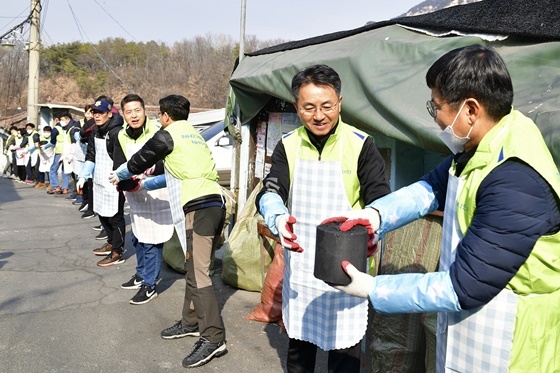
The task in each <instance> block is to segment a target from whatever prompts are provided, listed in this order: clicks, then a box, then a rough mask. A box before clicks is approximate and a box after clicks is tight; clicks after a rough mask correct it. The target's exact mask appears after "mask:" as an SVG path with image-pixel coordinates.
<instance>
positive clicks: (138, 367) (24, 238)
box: [0, 178, 287, 373]
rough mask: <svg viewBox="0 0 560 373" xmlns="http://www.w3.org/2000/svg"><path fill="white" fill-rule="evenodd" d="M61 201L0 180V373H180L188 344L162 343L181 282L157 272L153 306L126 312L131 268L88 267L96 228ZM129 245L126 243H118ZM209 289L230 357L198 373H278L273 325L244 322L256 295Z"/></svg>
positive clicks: (282, 351) (280, 346) (281, 352)
mask: <svg viewBox="0 0 560 373" xmlns="http://www.w3.org/2000/svg"><path fill="white" fill-rule="evenodd" d="M80 215H81V213H79V212H78V211H77V207H76V206H74V205H72V204H71V203H70V202H69V201H67V200H65V199H64V196H61V195H56V196H51V195H47V194H46V193H45V191H44V189H42V190H37V189H34V188H32V187H30V186H28V185H25V184H19V183H16V182H14V181H12V180H9V179H3V178H0V372H73V373H74V372H180V371H185V369H184V368H183V367H182V366H181V361H182V359H183V357H185V356H186V355H187V354H188V352H189V351H190V349H191V347H192V345H193V344H194V342H195V341H196V340H195V339H194V338H189V337H187V338H183V339H178V340H171V341H166V340H163V339H161V338H160V336H159V333H160V331H161V330H162V329H164V328H166V327H168V326H170V325H172V324H173V323H174V322H175V321H176V320H179V319H180V317H181V316H180V314H181V309H182V302H183V292H184V286H185V281H184V279H183V277H182V276H181V275H179V274H176V273H174V272H172V271H170V270H169V269H167V268H166V267H165V266H164V268H163V269H162V273H161V277H162V279H161V282H160V283H159V284H158V291H159V293H160V294H159V297H158V298H157V299H155V300H153V301H151V302H149V303H148V304H145V305H140V306H134V305H130V304H129V303H128V300H129V299H130V298H131V297H132V296H133V295H134V291H130V290H123V289H121V288H120V284H121V283H123V282H125V281H127V280H128V279H129V278H130V277H131V276H132V275H133V274H134V269H135V266H136V260H135V257H134V249H133V248H132V247H131V246H130V242H127V246H126V248H127V252H126V254H125V255H126V257H127V258H128V260H127V262H126V263H124V264H121V265H119V266H115V267H109V268H101V267H97V266H96V262H97V260H99V259H100V257H96V256H94V255H93V254H92V252H91V250H92V249H94V248H96V247H99V246H100V243H101V244H102V243H103V242H102V241H96V240H95V239H94V237H95V235H96V233H97V232H95V231H94V230H92V227H93V225H97V224H99V222H98V220H97V218H94V219H89V220H82V219H80ZM127 229H129V227H127ZM128 239H129V236H128V235H127V240H128ZM220 266H221V261H220V260H217V263H216V267H217V272H216V275H214V277H213V280H214V282H215V284H216V287H217V293H218V301H219V304H220V306H221V307H222V316H223V319H224V322H225V325H226V330H227V345H228V350H229V353H228V354H227V355H225V356H223V357H221V358H218V359H214V360H213V361H211V362H210V363H209V364H207V365H205V366H203V367H200V368H197V369H196V370H194V371H197V372H236V373H240V372H283V371H284V369H283V365H284V360H285V355H286V346H287V337H286V335H285V334H283V333H282V332H281V330H280V328H279V327H278V326H277V325H276V324H263V323H258V322H254V321H247V320H244V319H243V318H244V316H246V315H247V314H248V313H249V312H250V311H251V310H252V309H253V307H254V305H255V304H257V303H258V302H259V300H260V293H254V292H247V291H242V290H237V289H233V288H231V287H229V286H227V285H225V284H224V283H223V282H222V280H221V277H220V272H221V271H220Z"/></svg>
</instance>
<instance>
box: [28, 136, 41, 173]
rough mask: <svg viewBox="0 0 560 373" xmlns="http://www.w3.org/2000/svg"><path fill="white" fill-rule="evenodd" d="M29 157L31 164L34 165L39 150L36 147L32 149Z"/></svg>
mask: <svg viewBox="0 0 560 373" xmlns="http://www.w3.org/2000/svg"><path fill="white" fill-rule="evenodd" d="M29 141H30V142H31V143H33V140H32V139H29ZM29 157H30V159H31V166H35V165H36V164H37V159H38V157H39V152H38V151H37V149H35V150H34V151H32V152H31V153H30V155H29Z"/></svg>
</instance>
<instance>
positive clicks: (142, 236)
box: [126, 143, 173, 245]
mask: <svg viewBox="0 0 560 373" xmlns="http://www.w3.org/2000/svg"><path fill="white" fill-rule="evenodd" d="M142 145H144V143H134V144H127V146H126V155H127V160H130V158H131V157H132V156H133V155H134V154H135V153H136V152H138V150H140V148H141V147H142ZM142 177H143V178H145V176H144V175H142ZM126 199H127V201H128V204H129V205H130V225H131V226H132V231H133V232H134V235H135V236H136V238H138V241H140V242H142V243H149V244H154V245H157V244H160V243H164V242H167V241H168V240H169V239H170V238H171V236H172V235H173V219H172V218H171V209H170V207H169V193H168V192H167V188H161V189H156V190H150V191H147V190H146V189H142V190H139V191H137V192H130V193H126Z"/></svg>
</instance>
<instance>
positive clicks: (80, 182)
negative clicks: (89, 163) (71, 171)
mask: <svg viewBox="0 0 560 373" xmlns="http://www.w3.org/2000/svg"><path fill="white" fill-rule="evenodd" d="M85 183H86V179H84V178H83V177H81V178H79V179H78V182H77V183H76V190H77V191H78V193H82V189H83V188H84V184H85Z"/></svg>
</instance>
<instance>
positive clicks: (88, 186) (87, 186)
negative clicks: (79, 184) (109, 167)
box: [82, 178, 93, 212]
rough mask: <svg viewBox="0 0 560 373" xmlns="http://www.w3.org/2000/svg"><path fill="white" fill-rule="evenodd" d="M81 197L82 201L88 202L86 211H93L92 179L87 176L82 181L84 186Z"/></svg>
mask: <svg viewBox="0 0 560 373" xmlns="http://www.w3.org/2000/svg"><path fill="white" fill-rule="evenodd" d="M82 198H83V201H84V202H87V204H88V208H87V209H88V211H92V212H93V179H92V178H89V179H87V180H86V182H85V183H84V188H83V191H82Z"/></svg>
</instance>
